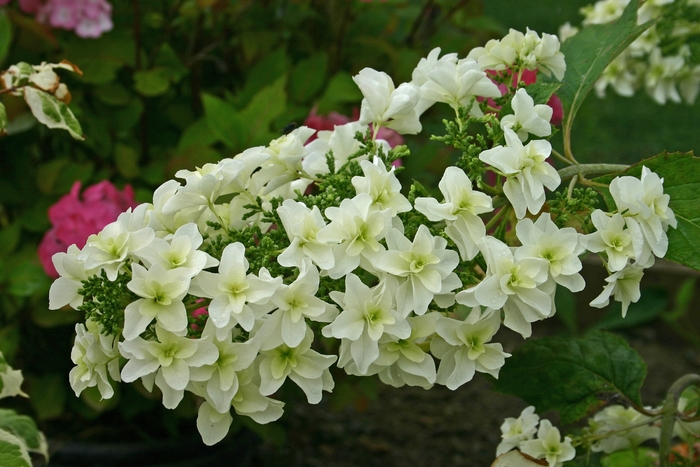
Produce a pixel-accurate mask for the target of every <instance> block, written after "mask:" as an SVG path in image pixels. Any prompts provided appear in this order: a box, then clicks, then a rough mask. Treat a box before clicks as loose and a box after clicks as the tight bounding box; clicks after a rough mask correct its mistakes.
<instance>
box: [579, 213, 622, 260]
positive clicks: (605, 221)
mask: <svg viewBox="0 0 700 467" xmlns="http://www.w3.org/2000/svg"><path fill="white" fill-rule="evenodd" d="M591 220H592V221H593V225H594V226H595V227H596V229H597V230H596V231H595V232H593V233H592V234H588V235H584V236H582V237H581V244H582V245H583V246H584V247H585V248H586V249H587V250H588V251H591V252H593V253H600V252H605V254H606V255H607V257H608V263H607V266H608V270H609V271H610V272H617V271H620V270H621V269H622V268H624V267H625V265H626V264H627V261H629V259H630V258H634V249H633V248H632V237H631V236H630V234H629V231H628V230H626V229H625V218H624V217H622V215H621V214H620V213H615V214H613V215H612V217H609V216H608V215H607V214H606V213H605V212H603V211H601V210H600V209H596V210H595V211H593V213H592V214H591Z"/></svg>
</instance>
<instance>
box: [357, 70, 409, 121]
mask: <svg viewBox="0 0 700 467" xmlns="http://www.w3.org/2000/svg"><path fill="white" fill-rule="evenodd" d="M352 79H353V81H355V83H356V84H357V86H358V87H359V88H360V91H362V95H363V96H364V99H362V107H361V108H360V123H362V124H363V125H367V124H369V123H372V124H373V125H374V131H375V132H376V131H377V130H378V129H379V127H381V126H384V127H387V128H392V129H393V130H396V131H397V132H399V133H401V134H417V133H419V132H420V131H421V128H422V127H421V124H420V120H419V115H418V113H417V112H416V105H417V104H418V100H419V98H420V90H419V89H418V86H416V85H414V84H411V83H403V84H401V85H400V86H399V87H398V88H395V87H394V82H393V81H392V79H391V78H390V77H389V75H387V74H386V73H384V72H380V71H376V70H373V69H371V68H363V69H362V70H360V72H359V73H358V74H357V75H355V76H353V77H352Z"/></svg>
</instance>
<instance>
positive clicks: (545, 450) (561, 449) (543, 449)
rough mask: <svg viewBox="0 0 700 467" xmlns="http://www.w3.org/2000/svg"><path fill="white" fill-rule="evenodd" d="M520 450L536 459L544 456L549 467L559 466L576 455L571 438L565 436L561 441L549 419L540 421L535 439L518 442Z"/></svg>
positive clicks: (556, 429)
mask: <svg viewBox="0 0 700 467" xmlns="http://www.w3.org/2000/svg"><path fill="white" fill-rule="evenodd" d="M520 450H521V451H522V452H524V453H525V454H527V455H529V456H532V457H534V458H536V459H542V458H544V459H545V460H546V461H547V463H548V464H549V467H559V466H560V465H562V464H563V463H564V462H566V461H570V460H571V459H573V458H574V457H576V449H574V447H573V446H572V445H571V438H569V437H568V436H567V437H565V438H564V441H562V440H561V434H560V433H559V429H558V428H557V427H554V426H552V422H550V421H549V420H542V421H541V422H540V428H539V430H537V439H533V440H529V441H523V442H522V443H520Z"/></svg>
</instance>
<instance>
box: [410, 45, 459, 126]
mask: <svg viewBox="0 0 700 467" xmlns="http://www.w3.org/2000/svg"><path fill="white" fill-rule="evenodd" d="M440 51H441V50H440V47H435V48H434V49H433V50H431V51H430V53H429V54H428V56H427V57H425V58H421V59H420V61H419V62H418V65H416V68H415V69H414V70H413V74H412V75H411V83H413V84H415V85H416V86H418V87H421V98H420V100H419V101H418V105H417V106H416V111H417V112H418V115H421V114H423V112H425V111H426V110H427V109H428V108H430V107H431V106H432V105H433V104H434V103H435V101H434V100H431V99H426V98H425V97H424V96H423V95H422V92H423V90H422V86H423V85H424V84H425V83H426V82H427V81H428V73H429V72H431V71H432V70H433V69H435V67H436V65H437V64H438V62H448V63H452V64H454V63H457V60H458V59H457V54H456V53H449V54H445V55H443V56H442V57H440V58H438V57H439V56H440Z"/></svg>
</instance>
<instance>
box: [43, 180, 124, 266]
mask: <svg viewBox="0 0 700 467" xmlns="http://www.w3.org/2000/svg"><path fill="white" fill-rule="evenodd" d="M136 205H137V204H136V202H135V201H134V190H133V189H132V188H131V186H129V185H126V186H125V187H124V190H123V191H119V190H118V189H117V188H116V187H115V186H114V185H112V183H111V182H108V181H106V180H105V181H102V182H100V183H97V184H95V185H92V186H91V187H88V188H86V189H85V191H84V192H83V195H82V199H81V196H80V182H75V183H74V184H73V187H72V188H71V190H70V193H68V194H67V195H65V196H63V197H62V198H61V199H59V200H58V202H56V204H54V205H53V206H51V207H50V208H49V221H51V225H52V228H51V230H49V231H48V232H46V234H45V235H44V238H43V239H42V240H41V243H40V244H39V251H38V253H39V259H40V260H41V264H42V265H43V266H44V271H46V273H47V274H48V275H49V276H51V277H54V278H56V277H58V273H57V272H56V268H55V267H54V265H53V262H52V261H51V257H52V256H53V255H54V254H55V253H58V252H62V251H66V250H68V247H69V246H70V245H73V244H75V245H77V246H78V248H82V247H83V246H85V242H86V241H87V238H88V237H89V236H90V235H92V234H96V233H98V232H99V231H100V230H102V228H103V227H104V226H106V225H107V224H109V223H111V222H114V221H115V220H117V217H119V214H121V213H122V212H124V211H126V210H127V209H128V208H135V207H136Z"/></svg>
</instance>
